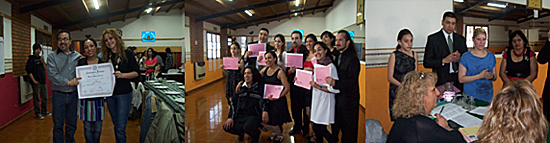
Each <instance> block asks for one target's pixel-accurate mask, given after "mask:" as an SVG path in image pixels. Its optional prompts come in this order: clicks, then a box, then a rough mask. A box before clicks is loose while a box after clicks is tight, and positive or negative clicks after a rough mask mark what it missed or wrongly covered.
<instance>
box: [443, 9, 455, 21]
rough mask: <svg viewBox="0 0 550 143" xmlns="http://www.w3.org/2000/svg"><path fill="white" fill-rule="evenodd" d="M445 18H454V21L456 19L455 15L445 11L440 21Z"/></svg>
mask: <svg viewBox="0 0 550 143" xmlns="http://www.w3.org/2000/svg"><path fill="white" fill-rule="evenodd" d="M446 17H450V18H455V19H456V15H455V13H453V12H450V11H447V12H445V13H444V14H443V19H442V21H443V20H445V18H446Z"/></svg>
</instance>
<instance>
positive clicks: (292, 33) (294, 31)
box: [290, 31, 303, 39]
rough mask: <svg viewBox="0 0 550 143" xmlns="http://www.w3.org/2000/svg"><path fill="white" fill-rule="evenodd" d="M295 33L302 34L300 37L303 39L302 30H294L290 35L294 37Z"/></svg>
mask: <svg viewBox="0 0 550 143" xmlns="http://www.w3.org/2000/svg"><path fill="white" fill-rule="evenodd" d="M294 33H298V34H300V39H302V37H303V36H302V32H300V31H292V33H291V34H290V36H291V37H292V35H294Z"/></svg>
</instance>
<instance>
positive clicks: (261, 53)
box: [258, 51, 265, 65]
mask: <svg viewBox="0 0 550 143" xmlns="http://www.w3.org/2000/svg"><path fill="white" fill-rule="evenodd" d="M259 53H260V57H262V58H260V60H258V65H265V51H260V52H259Z"/></svg>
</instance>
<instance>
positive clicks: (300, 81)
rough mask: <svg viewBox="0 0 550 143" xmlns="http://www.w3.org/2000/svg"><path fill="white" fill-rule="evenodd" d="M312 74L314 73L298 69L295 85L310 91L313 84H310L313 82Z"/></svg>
mask: <svg viewBox="0 0 550 143" xmlns="http://www.w3.org/2000/svg"><path fill="white" fill-rule="evenodd" d="M312 74H313V73H312V72H311V71H306V70H300V69H297V70H296V82H294V85H296V86H299V87H302V88H305V89H310V88H311V84H309V82H310V81H311V76H312Z"/></svg>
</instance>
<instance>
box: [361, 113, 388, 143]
mask: <svg viewBox="0 0 550 143" xmlns="http://www.w3.org/2000/svg"><path fill="white" fill-rule="evenodd" d="M365 122H366V123H365V128H366V129H365V134H366V135H365V142H366V143H385V142H386V140H387V139H388V134H386V132H384V130H383V129H382V125H381V124H380V121H378V120H376V119H367V120H366V121H365Z"/></svg>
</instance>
